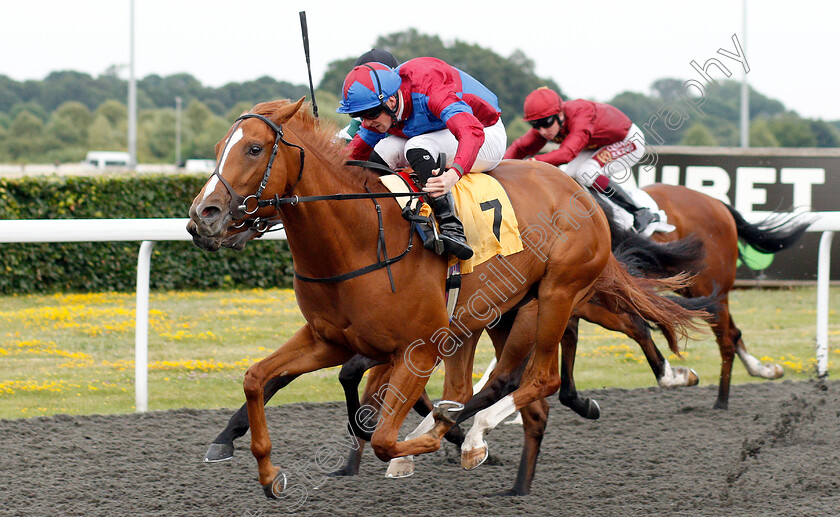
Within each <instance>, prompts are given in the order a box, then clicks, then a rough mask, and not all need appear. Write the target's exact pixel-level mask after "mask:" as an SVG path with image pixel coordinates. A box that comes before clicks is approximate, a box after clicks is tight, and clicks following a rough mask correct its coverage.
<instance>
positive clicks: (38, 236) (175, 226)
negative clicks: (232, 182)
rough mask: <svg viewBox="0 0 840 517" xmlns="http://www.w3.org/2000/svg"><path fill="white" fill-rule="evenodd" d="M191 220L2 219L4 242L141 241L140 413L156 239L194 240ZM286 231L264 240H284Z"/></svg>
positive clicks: (145, 402) (145, 400)
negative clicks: (150, 275) (150, 284)
mask: <svg viewBox="0 0 840 517" xmlns="http://www.w3.org/2000/svg"><path fill="white" fill-rule="evenodd" d="M187 221H189V219H36V220H3V221H0V243H2V242H115V241H142V244H140V252H139V253H138V255H137V309H136V311H135V317H134V318H135V321H134V323H135V330H134V398H135V404H134V406H135V408H136V411H137V412H138V413H143V412H145V411H146V410H147V409H148V407H149V389H148V383H149V371H148V364H149V271H150V269H151V263H152V248H154V245H155V242H156V241H191V240H192V236H191V235H190V234H189V233H187ZM285 238H286V232H284V231H282V230H280V231H277V232H270V233H267V234H266V235H264V236H263V237H261V239H271V240H282V239H285Z"/></svg>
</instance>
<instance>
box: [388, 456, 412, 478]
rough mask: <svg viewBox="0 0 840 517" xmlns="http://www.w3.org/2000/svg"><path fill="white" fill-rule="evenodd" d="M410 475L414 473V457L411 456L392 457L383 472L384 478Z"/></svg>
mask: <svg viewBox="0 0 840 517" xmlns="http://www.w3.org/2000/svg"><path fill="white" fill-rule="evenodd" d="M412 475H414V458H413V457H412V456H403V457H402V458H394V459H392V460H391V461H389V462H388V470H387V471H386V472H385V477H386V478H392V479H397V478H407V477H409V476H412Z"/></svg>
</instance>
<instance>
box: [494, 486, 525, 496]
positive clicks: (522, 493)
mask: <svg viewBox="0 0 840 517" xmlns="http://www.w3.org/2000/svg"><path fill="white" fill-rule="evenodd" d="M529 493H531V491H530V490H524V489H518V488H509V489H507V490H502V491H501V492H498V493H497V494H496V495H500V496H502V497H522V496H525V495H528V494H529Z"/></svg>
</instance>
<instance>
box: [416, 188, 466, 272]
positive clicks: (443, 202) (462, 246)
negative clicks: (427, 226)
mask: <svg viewBox="0 0 840 517" xmlns="http://www.w3.org/2000/svg"><path fill="white" fill-rule="evenodd" d="M426 197H427V198H428V199H429V200H430V201H431V204H432V210H434V212H435V217H436V218H437V220H438V223H439V224H438V226H439V227H440V240H442V241H443V249H444V251H446V252H447V253H449V254H450V255H455V256H456V257H458V258H459V259H461V260H467V259H468V258H470V257H472V256H473V250H472V249H471V248H470V246H469V245H468V244H467V236H466V235H464V225H463V224H461V220H460V219H458V216H456V215H455V206H454V205H455V198H454V197H453V196H452V193H449V194H445V195H443V196H440V197H431V196H426Z"/></svg>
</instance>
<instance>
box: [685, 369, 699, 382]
mask: <svg viewBox="0 0 840 517" xmlns="http://www.w3.org/2000/svg"><path fill="white" fill-rule="evenodd" d="M698 384H700V376H699V375H697V372H695V371H694V368H689V369H688V384H686V386H697V385H698Z"/></svg>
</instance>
